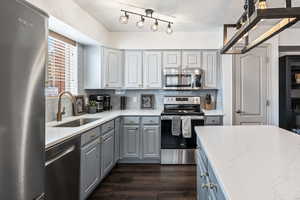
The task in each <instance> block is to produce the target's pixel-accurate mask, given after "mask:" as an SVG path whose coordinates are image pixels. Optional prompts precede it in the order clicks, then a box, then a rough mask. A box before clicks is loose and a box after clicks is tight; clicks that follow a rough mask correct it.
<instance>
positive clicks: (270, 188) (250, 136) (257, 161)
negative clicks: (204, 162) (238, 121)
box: [196, 126, 300, 200]
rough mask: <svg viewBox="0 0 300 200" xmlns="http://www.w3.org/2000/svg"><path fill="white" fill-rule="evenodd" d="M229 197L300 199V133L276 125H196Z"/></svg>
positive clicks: (258, 199) (245, 198)
mask: <svg viewBox="0 0 300 200" xmlns="http://www.w3.org/2000/svg"><path fill="white" fill-rule="evenodd" d="M196 132H197V135H198V137H199V139H200V140H201V144H202V146H203V149H204V151H205V153H206V155H207V157H208V160H209V162H210V164H211V165H212V168H213V170H214V172H215V175H216V176H217V178H218V180H219V182H220V184H221V187H222V189H223V190H224V192H225V193H226V194H227V198H228V199H230V200H254V199H255V200H299V199H300V186H299V185H300V136H299V135H296V134H294V133H292V132H289V131H286V130H283V129H280V128H278V127H275V126H218V127H215V126H206V127H196Z"/></svg>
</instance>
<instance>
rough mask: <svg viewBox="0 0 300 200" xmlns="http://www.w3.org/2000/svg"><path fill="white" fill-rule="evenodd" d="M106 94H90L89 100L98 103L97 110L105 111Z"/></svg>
mask: <svg viewBox="0 0 300 200" xmlns="http://www.w3.org/2000/svg"><path fill="white" fill-rule="evenodd" d="M104 99H105V98H104V96H103V95H100V94H92V95H90V96H89V101H96V104H97V109H96V110H97V112H103V111H104V110H105V109H104V104H105V103H104Z"/></svg>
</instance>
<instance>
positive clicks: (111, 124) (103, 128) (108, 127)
mask: <svg viewBox="0 0 300 200" xmlns="http://www.w3.org/2000/svg"><path fill="white" fill-rule="evenodd" d="M114 127H115V124H114V120H112V121H109V122H106V123H105V124H103V125H102V126H101V135H104V134H105V133H107V132H108V131H110V130H112V129H114Z"/></svg>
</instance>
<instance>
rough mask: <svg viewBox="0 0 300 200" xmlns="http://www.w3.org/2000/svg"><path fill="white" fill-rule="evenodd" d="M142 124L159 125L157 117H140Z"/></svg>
mask: <svg viewBox="0 0 300 200" xmlns="http://www.w3.org/2000/svg"><path fill="white" fill-rule="evenodd" d="M142 124H159V118H158V117H142Z"/></svg>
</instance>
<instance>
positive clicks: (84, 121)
mask: <svg viewBox="0 0 300 200" xmlns="http://www.w3.org/2000/svg"><path fill="white" fill-rule="evenodd" d="M99 119H101V118H81V119H76V120H73V121H70V122H66V123H63V124H59V125H57V126H54V127H79V126H83V125H85V124H88V123H91V122H94V121H97V120H99Z"/></svg>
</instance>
